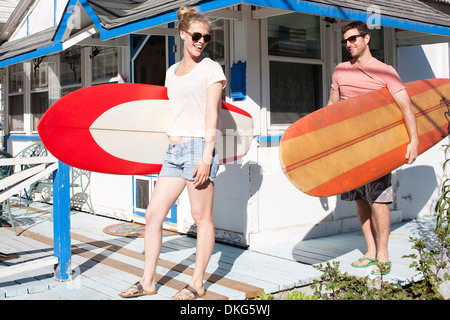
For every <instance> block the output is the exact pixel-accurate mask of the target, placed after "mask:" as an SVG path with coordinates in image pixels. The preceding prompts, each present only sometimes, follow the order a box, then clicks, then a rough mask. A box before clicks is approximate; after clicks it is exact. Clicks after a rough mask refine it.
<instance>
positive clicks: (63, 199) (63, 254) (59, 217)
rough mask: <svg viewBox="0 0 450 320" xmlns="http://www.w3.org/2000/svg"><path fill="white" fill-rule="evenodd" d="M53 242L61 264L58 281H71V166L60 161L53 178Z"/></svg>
mask: <svg viewBox="0 0 450 320" xmlns="http://www.w3.org/2000/svg"><path fill="white" fill-rule="evenodd" d="M53 242H54V255H55V257H57V258H58V260H59V263H58V265H57V266H56V270H55V277H56V279H57V280H60V281H66V280H69V279H70V277H71V275H72V269H71V266H70V262H71V252H70V175H69V166H68V165H67V164H65V163H62V162H61V161H59V163H58V170H56V171H55V173H54V176H53Z"/></svg>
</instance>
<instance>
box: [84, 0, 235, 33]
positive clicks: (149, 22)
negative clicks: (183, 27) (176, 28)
mask: <svg viewBox="0 0 450 320" xmlns="http://www.w3.org/2000/svg"><path fill="white" fill-rule="evenodd" d="M82 3H83V7H85V5H84V3H85V1H82ZM240 3H242V1H238V0H219V1H205V2H202V3H200V4H198V5H197V7H198V8H199V11H200V12H206V11H211V10H216V9H220V8H224V7H228V6H232V5H235V4H240ZM85 9H86V7H85ZM90 10H91V11H92V8H91V9H90ZM86 11H87V10H86ZM88 14H89V16H90V17H91V18H92V16H91V13H90V12H88ZM92 14H93V15H95V13H94V12H93V11H92ZM97 19H98V18H97ZM177 20H178V19H177V13H176V11H175V10H173V11H171V12H167V13H163V14H160V15H157V16H154V17H150V18H148V19H145V20H139V21H136V22H132V23H129V24H127V25H124V26H121V27H117V28H113V29H110V30H108V29H105V28H103V27H102V26H97V25H96V26H97V28H98V29H99V31H100V40H108V39H111V38H114V37H118V36H121V35H124V34H128V33H133V32H139V30H142V29H146V28H150V27H154V26H158V25H161V24H164V23H170V22H174V21H177ZM94 23H95V22H94Z"/></svg>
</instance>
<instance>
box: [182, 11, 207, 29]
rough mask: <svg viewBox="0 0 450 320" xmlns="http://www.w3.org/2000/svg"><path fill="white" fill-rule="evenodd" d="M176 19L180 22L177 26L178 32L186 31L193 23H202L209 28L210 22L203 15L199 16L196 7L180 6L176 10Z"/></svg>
mask: <svg viewBox="0 0 450 320" xmlns="http://www.w3.org/2000/svg"><path fill="white" fill-rule="evenodd" d="M177 17H178V21H179V22H180V24H179V25H178V29H179V30H184V31H187V30H188V29H189V26H190V25H191V24H192V23H193V22H203V23H206V24H207V25H208V26H211V21H210V20H209V19H208V18H207V17H205V16H204V15H202V14H200V13H199V12H198V8H197V7H186V6H182V7H180V9H178V12H177Z"/></svg>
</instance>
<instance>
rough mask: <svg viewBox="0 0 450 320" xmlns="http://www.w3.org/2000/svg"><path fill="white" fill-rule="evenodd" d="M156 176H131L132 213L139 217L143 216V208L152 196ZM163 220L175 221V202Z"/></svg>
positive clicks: (144, 208) (145, 207)
mask: <svg viewBox="0 0 450 320" xmlns="http://www.w3.org/2000/svg"><path fill="white" fill-rule="evenodd" d="M157 180H158V176H155V175H146V176H133V181H134V183H133V194H134V199H133V200H134V202H133V203H134V206H133V207H134V208H133V213H134V214H135V215H137V216H140V217H143V218H144V217H145V210H146V209H147V206H148V203H149V201H150V198H151V196H152V192H153V189H154V188H155V184H156V181H157ZM164 221H165V222H170V223H176V222H177V204H176V203H175V204H174V205H173V206H172V208H171V209H170V210H169V212H168V213H167V216H166V218H165V220H164Z"/></svg>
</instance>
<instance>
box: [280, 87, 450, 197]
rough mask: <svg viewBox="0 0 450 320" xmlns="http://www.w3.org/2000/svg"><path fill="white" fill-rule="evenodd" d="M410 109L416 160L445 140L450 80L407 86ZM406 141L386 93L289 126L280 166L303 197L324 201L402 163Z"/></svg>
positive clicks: (329, 109) (324, 110)
mask: <svg viewBox="0 0 450 320" xmlns="http://www.w3.org/2000/svg"><path fill="white" fill-rule="evenodd" d="M405 86H406V89H407V90H408V94H409V96H410V97H411V102H412V104H413V107H414V111H415V115H416V119H417V126H418V135H419V141H420V142H419V154H420V153H423V152H425V151H426V150H428V149H429V148H431V147H432V146H433V145H435V144H436V143H438V142H439V141H441V140H442V139H443V138H445V137H446V136H447V135H448V134H449V121H450V80H449V79H428V80H420V81H413V82H408V83H406V84H405ZM408 143H409V136H408V132H407V130H406V126H405V124H404V122H403V117H402V114H401V111H400V109H399V107H398V106H397V104H396V103H395V101H394V99H393V98H392V96H391V94H390V93H389V91H388V90H387V89H386V88H383V89H380V90H376V91H372V92H369V93H366V94H363V95H360V96H357V97H354V98H351V99H347V100H344V101H340V102H338V103H336V104H334V105H331V106H327V107H325V108H322V109H320V110H317V111H315V112H313V113H311V114H309V115H308V116H306V117H304V118H301V119H300V120H298V121H296V122H295V123H294V124H292V125H291V126H290V127H289V128H288V129H287V130H286V132H285V133H284V134H283V137H282V138H281V141H280V163H281V167H282V169H283V171H284V173H285V174H286V176H287V177H288V178H289V180H290V181H291V182H292V183H293V184H294V185H295V186H296V187H297V188H298V189H300V190H301V191H303V192H304V193H306V194H309V195H312V196H317V197H326V196H332V195H336V194H340V193H343V192H346V191H349V190H352V189H354V188H357V187H359V186H362V185H364V184H366V183H368V182H370V181H373V180H375V179H377V178H379V177H381V176H383V175H385V174H387V173H389V172H391V171H392V170H394V169H396V168H398V167H400V166H401V165H403V164H404V163H405V162H406V159H405V154H406V147H407V145H408Z"/></svg>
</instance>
